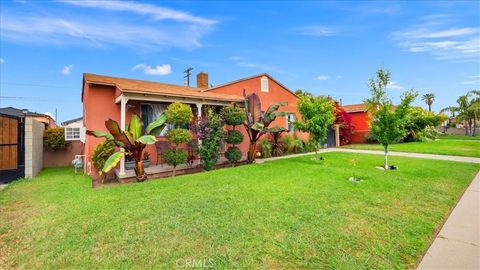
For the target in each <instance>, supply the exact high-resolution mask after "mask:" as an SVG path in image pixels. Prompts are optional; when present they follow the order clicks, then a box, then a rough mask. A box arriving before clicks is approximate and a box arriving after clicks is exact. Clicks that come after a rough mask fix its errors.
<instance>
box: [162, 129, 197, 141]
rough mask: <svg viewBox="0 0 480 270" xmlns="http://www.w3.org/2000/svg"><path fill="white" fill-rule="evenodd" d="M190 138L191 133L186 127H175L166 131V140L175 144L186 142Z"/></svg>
mask: <svg viewBox="0 0 480 270" xmlns="http://www.w3.org/2000/svg"><path fill="white" fill-rule="evenodd" d="M191 139H192V134H191V133H190V131H189V130H188V129H181V128H175V129H170V130H169V131H167V140H168V141H169V142H171V143H173V144H175V145H179V144H182V143H188V142H189V141H190V140H191Z"/></svg>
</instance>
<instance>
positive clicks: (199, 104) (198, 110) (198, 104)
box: [196, 103, 203, 145]
mask: <svg viewBox="0 0 480 270" xmlns="http://www.w3.org/2000/svg"><path fill="white" fill-rule="evenodd" d="M196 105H197V122H200V117H202V106H203V104H202V103H197V104H196ZM197 141H198V145H200V144H202V140H200V139H198V138H197Z"/></svg>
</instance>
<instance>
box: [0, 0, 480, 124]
mask: <svg viewBox="0 0 480 270" xmlns="http://www.w3.org/2000/svg"><path fill="white" fill-rule="evenodd" d="M0 10H1V11H0V38H1V42H0V96H1V97H2V98H0V107H5V106H14V107H18V108H28V109H30V110H33V111H37V112H51V113H54V111H55V109H57V110H58V118H59V119H58V120H59V121H65V120H68V119H71V118H75V117H78V116H81V114H82V105H81V101H80V93H81V87H82V73H83V72H89V73H98V74H104V75H111V76H121V77H128V78H136V79H145V80H153V81H160V82H167V83H174V84H182V83H183V73H182V71H183V70H184V69H186V68H188V67H193V68H194V74H196V73H197V72H199V71H206V72H208V73H209V77H210V78H209V79H210V83H211V84H214V85H215V84H220V83H224V82H228V81H231V80H235V79H239V78H242V77H247V76H251V75H254V74H258V73H263V72H267V73H269V74H271V75H272V76H273V77H275V78H276V79H278V80H279V81H280V82H282V83H283V84H285V85H286V86H287V87H289V88H290V89H292V90H295V89H303V90H307V91H311V92H313V93H316V94H324V95H326V94H329V95H331V96H333V97H334V98H336V99H339V98H342V99H343V102H344V104H350V103H358V102H361V101H362V99H363V98H365V97H367V96H369V89H368V87H367V82H368V79H369V77H371V76H372V75H373V74H374V73H375V71H376V70H377V69H378V68H380V67H384V68H387V69H389V70H390V71H391V73H392V81H393V83H392V84H391V85H390V86H389V89H388V90H389V94H390V95H391V96H392V97H394V98H395V99H397V97H398V96H399V95H400V94H401V93H402V91H404V90H408V89H410V88H415V89H416V90H418V91H419V92H420V93H425V92H434V93H435V94H436V96H437V101H436V102H435V103H434V105H433V109H434V110H437V111H438V110H439V109H441V108H442V107H445V106H448V105H452V104H454V103H455V100H456V97H457V96H459V95H461V94H464V93H465V92H467V91H469V90H472V89H478V88H480V2H478V1H469V2H459V1H451V2H435V1H425V2H394V1H388V2H375V1H365V2H360V1H358V2H347V1H340V2H310V1H308V2H307V1H306V2H300V1H299V2H286V1H281V2H273V1H267V2H251V1H248V2H240V1H233V2H226V1H210V2H200V1H192V2H190V1H172V2H169V1H162V2H160V1H158V2H153V1H141V2H108V1H81V2H75V1H52V2H47V1H29V0H22V1H20V0H17V1H12V2H7V1H0ZM417 104H419V105H423V103H422V102H421V101H420V99H417Z"/></svg>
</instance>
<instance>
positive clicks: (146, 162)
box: [142, 151, 150, 168]
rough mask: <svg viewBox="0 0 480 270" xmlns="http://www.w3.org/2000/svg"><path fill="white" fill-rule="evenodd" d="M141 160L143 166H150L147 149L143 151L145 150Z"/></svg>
mask: <svg viewBox="0 0 480 270" xmlns="http://www.w3.org/2000/svg"><path fill="white" fill-rule="evenodd" d="M142 162H143V167H145V168H148V167H150V153H148V151H145V152H144V153H143V160H142Z"/></svg>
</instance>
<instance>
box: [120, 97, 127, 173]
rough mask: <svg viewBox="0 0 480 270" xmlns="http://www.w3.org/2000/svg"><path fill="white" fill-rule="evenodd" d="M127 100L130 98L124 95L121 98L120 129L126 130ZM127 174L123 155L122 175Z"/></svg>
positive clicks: (121, 163) (121, 162) (121, 161)
mask: <svg viewBox="0 0 480 270" xmlns="http://www.w3.org/2000/svg"><path fill="white" fill-rule="evenodd" d="M127 102H128V100H127V99H126V98H125V97H122V98H121V100H120V129H121V130H125V118H126V111H127ZM120 150H121V151H122V152H124V151H125V149H123V148H120ZM124 174H125V157H122V160H120V175H124Z"/></svg>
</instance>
